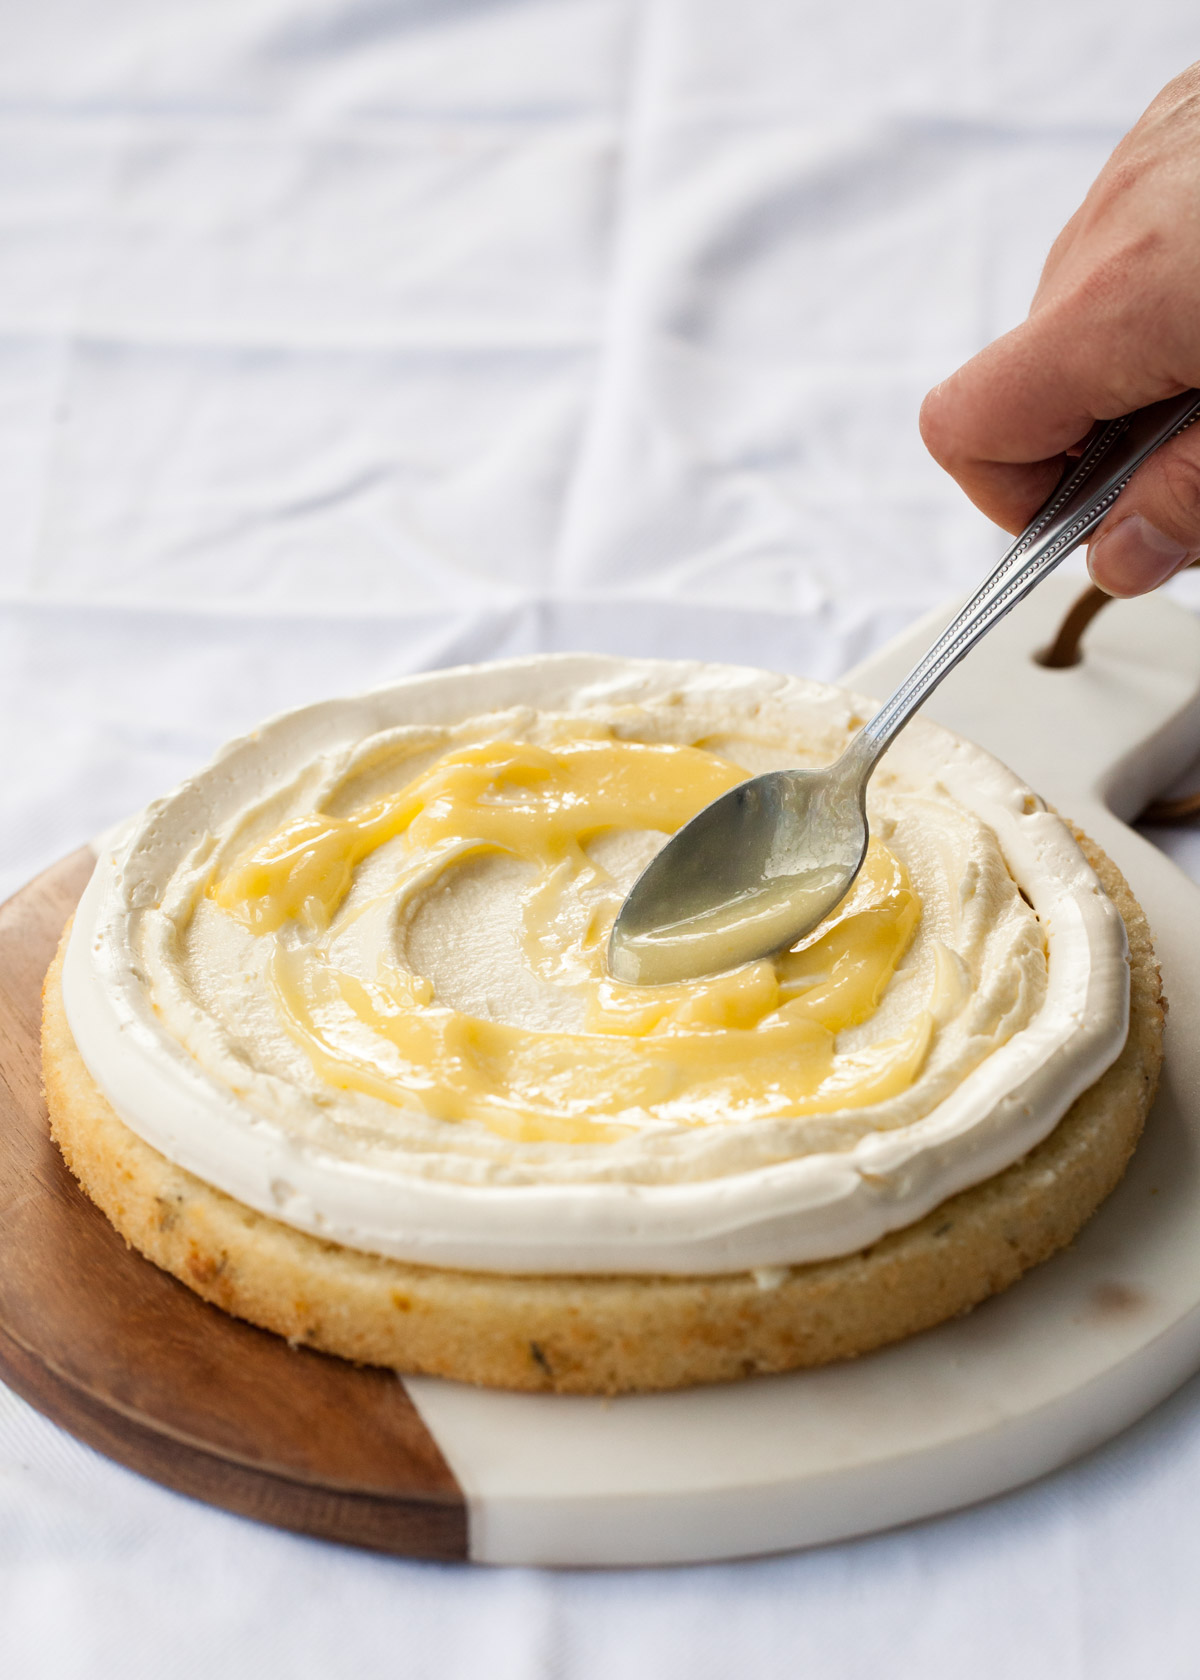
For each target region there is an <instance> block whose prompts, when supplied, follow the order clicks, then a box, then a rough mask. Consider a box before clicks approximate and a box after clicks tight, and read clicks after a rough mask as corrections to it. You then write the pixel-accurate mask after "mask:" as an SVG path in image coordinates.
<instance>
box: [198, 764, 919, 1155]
mask: <svg viewBox="0 0 1200 1680" xmlns="http://www.w3.org/2000/svg"><path fill="white" fill-rule="evenodd" d="M746 775H747V772H746V771H745V770H743V769H742V768H740V767H739V766H738V765H735V764H732V763H730V762H729V761H728V760H726V759H723V758H721V757H720V756H718V755H717V754H716V753H713V752H710V751H707V750H705V749H704V748H703V747H702V746H677V745H671V744H663V743H648V742H641V741H630V740H622V739H617V738H609V739H594V738H588V739H582V740H567V741H562V742H558V743H556V744H555V745H554V746H553V747H549V748H548V747H543V746H537V745H533V744H530V743H528V742H519V741H508V740H501V741H491V742H487V743H485V744H483V745H475V746H471V747H468V748H464V749H461V750H457V751H451V752H447V753H446V754H444V756H442V757H441V758H440V759H438V760H437V761H436V762H435V763H434V764H432V765H431V766H430V767H428V768H427V769H425V770H424V771H423V772H422V773H420V774H418V775H416V776H415V777H414V778H413V779H412V780H411V781H409V782H408V784H407V785H406V786H404V787H402V788H401V789H400V790H399V791H398V792H395V793H392V794H389V795H388V796H387V797H384V798H381V799H379V800H377V801H375V802H374V803H371V804H369V805H366V806H364V807H362V808H361V809H359V810H357V811H354V812H352V813H351V814H350V815H340V816H339V815H329V814H325V813H324V812H322V811H316V812H313V813H308V814H305V815H303V816H300V817H297V818H294V819H293V820H291V821H289V822H287V823H285V824H284V825H283V826H282V827H281V828H279V829H278V831H277V832H276V833H274V834H273V835H271V836H270V837H269V838H267V839H266V840H265V841H264V842H262V843H261V844H259V845H257V847H256V848H255V849H254V850H253V851H252V853H251V854H250V855H249V856H248V857H243V858H242V859H241V860H239V861H238V862H237V863H236V864H235V865H234V866H233V867H232V868H231V869H230V870H229V871H228V872H227V873H226V874H224V875H223V876H222V877H221V878H219V879H217V880H215V881H214V882H213V883H212V884H211V885H210V887H209V896H210V897H211V898H212V899H214V900H215V902H216V904H217V905H218V906H219V907H220V908H221V909H222V910H223V911H224V912H226V913H227V914H228V915H230V916H233V917H234V918H236V919H237V920H238V921H239V922H240V923H241V924H242V925H243V926H245V927H246V928H248V929H250V930H251V931H252V932H253V933H255V934H256V935H259V936H261V937H263V938H272V939H273V950H272V952H271V956H270V961H269V964H268V968H267V972H268V976H269V981H270V987H271V991H272V993H273V998H274V1003H275V1007H276V1009H277V1010H278V1014H279V1018H280V1020H281V1022H282V1024H283V1026H284V1027H285V1029H286V1031H287V1033H288V1034H289V1036H290V1037H291V1038H292V1039H293V1040H294V1041H295V1042H296V1043H297V1044H299V1045H300V1046H301V1047H302V1048H303V1049H304V1051H305V1052H306V1054H307V1056H308V1057H309V1059H310V1060H311V1062H312V1065H313V1068H314V1070H315V1073H316V1075H317V1077H318V1079H319V1080H321V1081H323V1082H325V1083H327V1084H329V1085H331V1086H335V1087H338V1088H340V1089H344V1090H351V1091H360V1092H363V1093H365V1094H367V1095H368V1096H371V1097H376V1098H381V1099H383V1100H384V1101H385V1102H388V1103H391V1104H394V1105H399V1106H404V1107H410V1108H411V1107H416V1108H418V1109H420V1110H423V1111H424V1112H425V1113H426V1114H428V1115H430V1116H431V1117H433V1118H434V1119H437V1120H443V1121H452V1122H453V1121H475V1122H480V1123H482V1124H484V1125H486V1126H487V1127H489V1128H491V1129H492V1130H493V1131H495V1132H498V1133H500V1134H502V1135H504V1136H508V1137H512V1138H516V1139H520V1140H522V1141H524V1142H567V1143H581V1144H588V1143H603V1142H605V1141H606V1140H610V1139H614V1138H617V1137H621V1136H625V1135H628V1134H629V1133H630V1132H631V1131H636V1130H645V1129H647V1128H655V1127H658V1128H661V1127H662V1126H664V1125H667V1126H676V1127H677V1126H680V1125H685V1126H697V1125H711V1124H729V1123H736V1122H737V1121H739V1120H756V1119H764V1118H769V1117H772V1116H790V1115H806V1114H817V1113H826V1112H830V1111H832V1110H836V1109H845V1108H859V1107H862V1106H865V1105H867V1104H870V1103H875V1102H880V1101H883V1100H885V1099H886V1098H888V1097H890V1096H893V1095H895V1094H897V1093H899V1092H901V1091H903V1090H905V1089H907V1088H908V1086H909V1085H911V1084H912V1082H913V1080H914V1079H915V1078H916V1076H917V1074H918V1073H919V1071H920V1068H921V1065H922V1062H923V1061H924V1058H925V1055H926V1052H927V1049H928V1045H929V1040H930V1035H931V1032H932V1027H933V1018H932V1015H931V1014H930V1013H929V1012H928V1011H926V1012H924V1013H920V1014H918V1015H917V1017H916V1018H915V1019H914V1020H912V1021H911V1022H910V1023H909V1024H908V1025H907V1026H906V1028H905V1030H904V1031H903V1033H901V1034H900V1035H899V1036H897V1037H894V1038H891V1039H888V1040H887V1041H885V1042H877V1043H874V1044H871V1045H869V1046H867V1047H865V1048H864V1047H859V1048H855V1049H844V1050H839V1048H838V1037H839V1034H841V1033H842V1032H843V1031H845V1030H846V1029H847V1028H851V1027H855V1026H858V1025H859V1024H860V1023H862V1022H864V1021H866V1020H867V1019H868V1018H869V1017H870V1016H871V1015H872V1014H873V1013H874V1012H875V1010H876V1009H877V1007H878V1005H879V1002H880V999H881V997H882V995H883V992H884V990H885V988H886V987H887V985H888V982H889V980H890V979H891V977H892V975H893V973H894V971H895V969H896V965H897V963H898V962H899V961H900V960H901V958H902V957H903V955H904V952H905V950H906V949H907V947H908V945H909V943H910V941H911V939H912V936H913V932H914V930H915V928H916V926H917V922H918V920H919V918H920V904H919V902H918V899H917V896H916V894H915V893H914V891H913V889H912V887H911V885H910V884H909V881H908V878H907V875H906V873H905V870H904V868H903V867H902V865H901V864H900V862H899V860H898V859H897V858H896V857H895V856H893V855H892V853H890V852H889V851H888V849H887V848H886V847H885V846H884V845H882V844H880V843H879V842H878V841H876V840H872V842H871V846H870V849H869V851H868V854H867V859H866V862H865V864H864V866H863V869H862V872H861V874H860V875H859V878H858V880H857V882H856V883H855V886H854V888H853V890H852V891H851V893H850V895H849V897H848V898H847V899H846V900H845V901H844V902H843V903H842V904H841V905H840V906H839V907H838V909H837V910H836V911H835V913H834V914H833V915H832V916H831V917H830V918H829V919H828V920H827V921H825V922H824V923H822V924H821V926H820V927H818V928H817V929H816V930H815V931H814V933H812V934H811V935H810V936H809V937H808V938H807V939H805V940H803V941H802V942H800V944H798V945H797V946H796V947H795V948H794V949H792V950H790V951H786V952H784V953H782V954H781V955H779V956H777V957H776V958H774V959H772V960H764V961H761V962H755V963H750V964H748V965H746V966H744V967H742V968H739V969H735V970H733V971H732V972H730V973H727V974H722V975H718V976H716V977H715V978H712V979H706V980H700V981H695V982H692V983H689V984H684V985H669V986H655V987H631V986H622V985H619V984H617V983H616V982H614V981H612V980H610V979H609V978H608V976H607V971H606V968H605V961H604V949H605V941H606V939H607V935H608V931H609V928H610V927H611V925H612V921H613V918H614V916H615V914H616V911H617V909H618V907H619V905H620V902H621V899H622V897H623V895H624V891H625V888H626V887H627V885H628V881H618V880H616V879H614V877H613V876H612V875H611V874H610V873H609V871H608V870H607V869H606V868H605V867H604V864H603V863H602V861H601V860H600V857H599V856H598V855H597V853H598V852H601V851H602V848H600V847H595V846H594V843H595V842H597V841H598V840H601V839H602V838H603V837H606V836H612V835H613V834H615V833H617V832H619V831H622V830H629V831H635V832H637V833H641V834H645V833H646V832H647V831H650V832H651V833H655V834H671V833H673V832H674V831H675V830H676V829H678V828H679V827H681V826H682V824H683V823H685V822H686V821H687V820H688V819H689V818H690V817H692V816H694V815H695V813H696V812H697V811H699V810H700V809H701V808H702V807H703V806H705V805H706V804H708V803H709V802H710V801H711V800H713V799H715V798H716V797H717V796H718V795H719V794H721V793H723V792H725V791H726V790H727V789H728V788H730V787H733V786H734V785H735V784H736V783H737V782H739V781H742V780H744V779H745V777H746ZM385 847H386V848H388V850H387V852H386V853H385V854H383V857H382V859H381V858H380V856H379V854H380V852H381V848H385ZM488 854H500V855H504V856H507V857H509V858H511V859H515V860H518V861H519V863H520V864H521V865H523V866H525V867H526V869H527V872H528V876H529V881H528V885H527V886H526V887H525V888H524V890H523V892H522V895H521V916H520V922H521V927H520V936H519V937H520V944H521V947H522V951H523V958H524V961H525V962H526V963H527V964H528V967H529V968H530V970H531V971H532V972H533V973H534V974H535V975H536V976H538V977H539V979H540V980H541V981H543V982H552V983H554V984H556V985H559V986H561V987H564V988H566V989H567V990H568V991H569V992H570V993H571V994H572V996H573V998H574V1000H575V1002H576V1005H577V1006H578V1007H579V1008H580V1010H581V1030H574V1031H542V1030H534V1029H532V1028H530V1027H529V1026H527V1025H521V1024H514V1023H513V1022H510V1021H505V1020H497V1019H486V1018H484V1017H483V1016H481V1015H478V1014H468V1013H464V1012H463V1011H461V1010H458V1009H455V1008H452V1007H449V1006H448V1004H446V1003H445V1002H442V1001H439V998H438V997H437V995H436V993H435V989H434V986H433V984H432V982H431V981H430V980H429V979H428V978H426V977H424V976H422V975H421V974H419V973H417V972H415V971H414V970H413V969H412V968H411V967H408V966H406V965H405V963H404V961H403V958H402V941H401V942H400V945H399V946H398V944H397V942H396V941H394V940H391V941H388V942H385V945H384V948H383V949H382V950H381V951H380V952H379V954H378V957H377V959H376V965H375V972H372V973H363V972H361V971H360V972H357V973H356V972H353V971H352V969H351V968H350V967H348V966H347V965H346V963H345V962H344V961H343V960H341V958H340V956H339V948H338V936H339V933H341V932H342V931H344V929H345V928H346V926H348V925H349V924H350V923H351V922H353V921H354V920H355V919H356V918H358V917H361V916H364V915H367V914H376V915H377V914H378V913H379V912H380V910H381V908H382V909H383V910H384V911H385V913H386V914H387V915H389V916H391V918H392V923H391V925H398V924H399V922H401V921H402V920H403V914H404V913H405V911H406V909H407V910H408V911H412V910H413V909H414V907H418V906H419V905H420V903H421V902H422V901H423V899H424V898H425V897H427V896H428V895H429V894H430V893H431V892H433V891H436V890H441V889H442V888H446V889H447V890H450V891H453V889H454V880H455V875H456V872H457V871H460V870H463V869H464V868H469V867H470V865H471V864H472V863H473V862H478V860H479V859H480V858H481V857H484V856H486V855H488ZM368 860H372V862H373V864H374V865H378V864H379V863H380V862H381V861H384V862H386V864H387V868H386V869H385V870H384V871H383V874H384V875H385V876H386V882H385V885H384V888H383V890H382V891H381V890H380V887H379V874H380V871H379V870H378V868H375V870H374V873H373V876H372V880H371V885H370V887H369V888H368V889H364V888H360V887H359V886H358V884H357V872H358V871H359V870H360V868H361V866H363V865H364V864H365V863H367V862H368Z"/></svg>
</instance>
